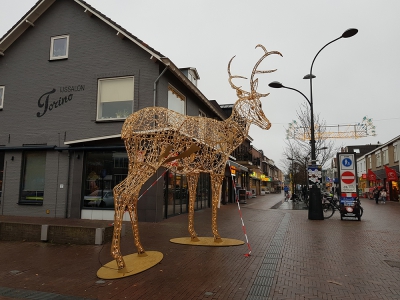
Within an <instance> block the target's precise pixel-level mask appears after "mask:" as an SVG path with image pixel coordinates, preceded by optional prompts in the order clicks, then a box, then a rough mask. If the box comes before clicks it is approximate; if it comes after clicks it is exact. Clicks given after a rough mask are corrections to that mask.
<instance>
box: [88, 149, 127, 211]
mask: <svg viewBox="0 0 400 300" xmlns="http://www.w3.org/2000/svg"><path fill="white" fill-rule="evenodd" d="M127 174H128V156H127V154H126V152H111V151H110V152H87V153H86V161H85V165H84V176H83V178H84V182H83V196H82V201H83V203H82V206H83V207H84V208H93V209H114V195H113V188H114V187H115V186H116V185H117V184H118V183H120V182H121V181H122V180H124V179H125V178H126V176H127Z"/></svg>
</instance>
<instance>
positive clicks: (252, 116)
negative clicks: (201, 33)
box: [228, 44, 282, 130]
mask: <svg viewBox="0 0 400 300" xmlns="http://www.w3.org/2000/svg"><path fill="white" fill-rule="evenodd" d="M258 47H260V48H261V49H263V50H264V55H263V56H262V57H261V58H260V59H259V60H258V61H257V63H256V64H255V66H254V68H253V71H252V72H251V77H250V92H248V91H245V90H243V89H242V87H241V86H239V87H238V86H236V85H234V84H233V82H232V79H233V78H242V79H247V78H246V77H243V76H239V75H231V70H230V68H231V62H232V60H233V59H234V58H235V56H233V57H232V58H231V60H230V61H229V64H228V74H229V79H228V80H229V83H230V85H231V87H232V88H233V89H235V90H236V94H237V96H238V100H237V101H236V103H235V111H236V112H237V113H238V115H239V116H240V117H241V118H243V119H246V120H248V121H250V123H252V124H254V125H257V126H258V127H260V128H261V129H265V130H268V129H269V128H270V127H271V123H270V122H269V120H268V119H267V117H266V116H265V115H264V112H263V110H262V106H261V101H260V98H262V97H266V96H268V95H269V93H268V94H261V93H258V92H257V87H258V78H256V79H254V76H255V74H263V73H272V72H275V71H276V69H275V70H264V71H263V70H258V66H259V65H260V64H261V62H262V61H263V60H264V58H266V57H267V56H269V55H271V54H278V55H280V56H282V54H281V53H280V52H278V51H271V52H268V51H267V49H265V47H264V46H263V45H260V44H258V45H257V46H256V48H258Z"/></svg>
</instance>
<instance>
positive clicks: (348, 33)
mask: <svg viewBox="0 0 400 300" xmlns="http://www.w3.org/2000/svg"><path fill="white" fill-rule="evenodd" d="M357 32H358V29H356V28H350V29H347V30H346V31H345V32H343V34H342V38H349V37H352V36H353V35H356V34H357Z"/></svg>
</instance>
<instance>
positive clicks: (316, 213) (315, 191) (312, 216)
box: [269, 28, 358, 220]
mask: <svg viewBox="0 0 400 300" xmlns="http://www.w3.org/2000/svg"><path fill="white" fill-rule="evenodd" d="M357 32H358V29H355V28H350V29H347V30H346V31H345V32H343V34H342V35H341V36H340V37H338V38H336V39H334V40H332V41H330V42H329V43H327V44H326V45H325V46H323V47H322V48H321V49H320V50H319V51H318V52H317V54H316V55H315V57H314V59H313V61H312V63H311V68H310V73H309V74H307V75H305V76H304V77H303V79H309V80H310V99H308V98H307V97H306V96H305V95H304V94H303V93H302V92H300V91H299V90H296V89H294V88H291V87H287V86H284V85H283V84H282V83H280V82H278V81H273V82H271V83H270V84H269V86H270V87H272V88H285V89H289V90H293V91H296V92H298V93H300V94H301V95H303V97H304V98H305V99H306V100H307V102H308V104H309V105H310V114H311V117H310V119H311V124H310V131H311V140H310V143H311V165H312V167H316V164H317V162H316V154H315V128H314V105H313V93H312V80H313V78H315V76H314V75H313V73H312V69H313V66H314V62H315V59H316V58H317V56H318V54H320V52H321V51H322V50H323V49H325V47H327V46H328V45H330V44H332V43H333V42H336V41H337V40H340V39H341V38H349V37H352V36H354V35H356V34H357ZM308 219H309V220H323V219H324V214H323V212H322V201H321V190H320V189H319V188H318V187H317V185H315V184H313V185H312V187H311V189H310V200H309V209H308Z"/></svg>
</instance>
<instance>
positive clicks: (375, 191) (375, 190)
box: [374, 188, 379, 204]
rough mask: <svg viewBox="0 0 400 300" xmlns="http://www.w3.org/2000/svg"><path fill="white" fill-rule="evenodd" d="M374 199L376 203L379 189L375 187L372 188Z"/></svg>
mask: <svg viewBox="0 0 400 300" xmlns="http://www.w3.org/2000/svg"><path fill="white" fill-rule="evenodd" d="M374 199H375V202H376V204H378V203H379V190H378V189H377V188H374Z"/></svg>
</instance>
